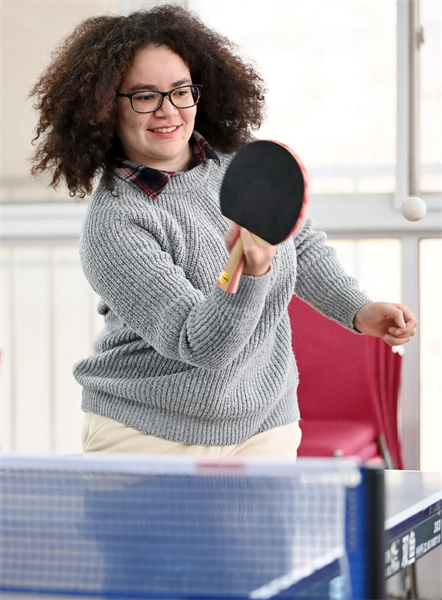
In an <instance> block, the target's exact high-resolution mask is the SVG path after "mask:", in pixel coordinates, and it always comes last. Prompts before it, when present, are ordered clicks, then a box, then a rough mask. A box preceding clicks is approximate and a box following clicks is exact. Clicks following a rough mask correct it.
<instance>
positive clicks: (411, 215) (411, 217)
mask: <svg viewBox="0 0 442 600" xmlns="http://www.w3.org/2000/svg"><path fill="white" fill-rule="evenodd" d="M426 212H427V205H426V204H425V202H424V201H423V200H422V198H418V197H417V196H410V197H409V198H407V199H406V200H405V202H404V203H403V204H402V214H403V215H404V217H405V218H406V219H407V221H420V220H421V219H422V217H424V216H425V214H426Z"/></svg>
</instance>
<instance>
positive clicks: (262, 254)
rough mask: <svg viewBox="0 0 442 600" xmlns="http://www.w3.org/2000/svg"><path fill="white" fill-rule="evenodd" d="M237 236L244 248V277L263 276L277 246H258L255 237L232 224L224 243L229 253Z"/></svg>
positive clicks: (268, 267)
mask: <svg viewBox="0 0 442 600" xmlns="http://www.w3.org/2000/svg"><path fill="white" fill-rule="evenodd" d="M238 234H239V235H240V236H241V241H242V244H243V248H244V259H245V260H244V268H243V271H242V272H243V274H244V275H251V276H252V277H259V276H260V275H265V274H266V273H267V272H268V270H269V269H270V264H271V262H272V259H273V257H274V256H275V252H276V249H277V246H271V245H269V244H263V245H261V244H259V243H258V242H257V241H256V239H255V237H254V236H253V235H252V234H251V233H250V231H248V230H247V229H244V228H243V227H239V225H237V224H236V223H232V224H231V225H230V227H229V229H228V231H227V233H226V236H225V238H224V239H225V242H226V246H227V250H228V251H229V252H230V251H231V250H232V248H233V246H234V245H235V242H236V240H237V238H238Z"/></svg>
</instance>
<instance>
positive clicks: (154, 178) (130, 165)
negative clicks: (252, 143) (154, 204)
mask: <svg viewBox="0 0 442 600" xmlns="http://www.w3.org/2000/svg"><path fill="white" fill-rule="evenodd" d="M191 143H192V146H193V158H192V160H191V161H190V164H189V167H188V171H190V169H194V168H195V167H197V166H198V165H199V164H201V163H202V162H203V160H204V159H205V158H208V159H211V160H214V161H215V162H216V164H217V165H219V164H220V161H219V158H218V155H217V154H216V152H215V150H214V149H213V148H212V147H211V146H210V144H209V143H208V142H207V140H205V139H204V138H203V136H202V135H201V134H200V133H198V132H197V131H194V132H193V135H192V138H191ZM181 173H182V171H173V172H170V171H158V170H157V169H151V168H150V167H145V166H144V165H139V164H137V163H135V162H132V161H130V160H127V159H120V160H119V161H118V163H117V167H116V168H115V174H116V176H117V177H119V178H120V179H122V180H123V181H131V182H132V183H134V184H135V185H137V186H138V187H139V188H141V189H142V190H143V192H145V193H146V194H147V195H148V196H149V197H150V198H152V200H156V199H157V198H158V196H159V195H160V193H161V190H162V189H163V188H164V187H165V186H166V185H167V183H168V181H169V179H170V178H171V177H175V176H177V175H181Z"/></svg>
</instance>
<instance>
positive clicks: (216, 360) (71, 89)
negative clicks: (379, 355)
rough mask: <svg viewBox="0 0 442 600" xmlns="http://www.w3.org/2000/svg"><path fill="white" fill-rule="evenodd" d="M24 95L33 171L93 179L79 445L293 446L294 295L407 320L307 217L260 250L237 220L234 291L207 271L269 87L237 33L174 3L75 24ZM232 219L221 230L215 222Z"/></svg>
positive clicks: (396, 335)
mask: <svg viewBox="0 0 442 600" xmlns="http://www.w3.org/2000/svg"><path fill="white" fill-rule="evenodd" d="M32 93H33V94H34V95H36V96H37V109H38V110H39V111H40V120H39V126H38V129H37V138H36V139H38V138H39V137H40V136H43V137H42V140H41V141H40V143H39V146H38V147H37V151H36V154H35V157H34V161H35V162H34V168H33V172H34V174H37V173H38V172H40V171H44V170H47V169H49V170H51V171H52V173H53V180H52V184H53V185H54V186H55V185H57V184H58V183H59V182H60V181H61V180H64V181H65V182H66V184H67V186H68V188H69V190H70V193H71V194H72V195H74V194H79V195H80V196H84V195H85V194H89V193H91V191H92V187H93V183H94V178H95V177H96V176H97V175H98V174H101V181H100V182H99V184H98V187H97V188H96V190H95V192H94V196H93V199H92V201H91V204H90V206H89V210H88V215H87V218H86V221H85V224H84V230H83V235H82V240H81V259H82V265H83V268H84V271H85V274H86V276H87V278H88V280H89V281H90V283H91V285H92V286H93V288H94V289H95V291H96V292H97V293H98V294H99V295H100V297H101V301H100V304H99V307H98V310H99V312H100V314H102V315H103V316H104V321H105V326H104V329H103V331H102V333H101V335H100V336H99V338H98V340H97V341H96V344H95V350H96V354H95V355H94V356H92V357H89V358H86V359H84V360H82V361H80V362H79V363H78V364H77V365H76V367H75V370H74V375H75V377H76V379H77V381H78V382H79V383H80V384H81V385H82V386H83V390H84V391H83V410H84V411H85V412H86V420H85V427H84V432H83V434H84V435H83V442H84V450H85V452H99V451H105V452H137V453H149V454H161V453H171V454H184V455H192V456H198V457H206V458H231V457H232V456H240V457H244V456H266V457H279V458H291V459H293V458H295V457H296V451H297V447H298V445H299V442H300V439H301V432H300V429H299V424H298V421H299V418H300V415H299V410H298V406H297V401H296V388H297V383H298V374H297V369H296V364H295V360H294V357H293V355H292V350H291V340H290V323H289V318H288V314H287V306H288V303H289V302H290V299H291V297H292V295H293V293H295V292H296V294H297V295H298V296H300V297H301V298H303V299H304V300H306V301H307V302H309V303H310V304H311V305H313V306H314V307H315V308H317V309H318V310H320V311H321V312H322V313H323V314H325V315H327V316H328V317H330V318H333V319H335V320H336V321H338V322H339V323H340V324H341V325H343V326H344V327H347V328H349V329H352V330H354V331H358V332H361V333H367V334H370V335H374V336H378V337H382V338H383V339H384V340H385V341H386V342H387V343H389V344H391V345H398V344H403V343H405V342H407V341H408V340H409V339H410V337H411V336H412V335H414V331H415V327H416V320H415V317H414V316H413V314H412V313H411V312H410V311H409V310H408V309H407V308H406V307H405V306H402V305H397V304H389V303H371V302H370V301H369V299H368V298H367V297H366V296H365V295H364V294H363V293H362V292H361V291H360V290H359V289H358V287H357V284H356V282H355V281H354V280H353V279H351V278H349V277H347V276H346V275H345V273H344V272H343V271H342V269H341V267H340V266H339V264H338V263H337V260H336V257H335V254H334V252H333V250H332V249H330V248H329V247H327V246H326V244H325V236H324V235H323V234H322V233H317V232H315V231H313V229H312V224H311V222H310V221H309V220H306V222H305V223H304V224H303V226H302V228H301V229H300V230H299V232H298V233H297V234H296V235H295V237H294V238H293V239H291V240H289V241H286V242H284V243H283V244H281V245H280V246H279V247H278V249H276V248H275V247H265V248H263V247H260V246H258V245H256V244H255V242H254V240H253V238H252V236H251V235H250V234H249V232H247V231H245V230H241V231H240V235H241V237H242V240H243V244H244V255H245V267H244V275H243V277H242V278H241V281H240V284H239V287H238V290H237V292H236V294H235V295H232V294H228V293H225V292H224V291H222V290H221V289H220V288H218V287H217V286H216V284H215V282H216V280H217V277H218V274H219V272H220V270H221V269H222V266H223V265H224V264H225V262H226V260H227V258H228V251H229V250H230V248H231V247H232V240H233V239H234V238H235V236H236V235H237V234H238V229H237V227H236V226H232V227H231V228H230V229H228V230H227V225H226V223H225V221H224V219H223V217H222V215H221V214H220V210H219V189H220V185H221V181H222V178H223V174H224V173H225V170H226V167H227V165H228V164H229V161H230V160H231V158H232V156H233V154H234V152H235V151H236V150H237V149H238V148H239V147H240V146H241V145H242V144H244V143H245V142H247V141H248V140H250V138H251V132H252V131H253V130H256V129H257V128H259V126H260V124H261V122H262V119H263V110H264V96H263V94H264V90H263V87H262V81H261V79H260V77H259V76H258V75H257V73H256V72H255V71H254V69H253V68H252V67H251V66H250V65H248V64H246V63H245V62H243V61H242V60H241V59H240V58H239V57H238V56H237V55H236V54H235V50H234V47H233V46H232V44H231V43H230V42H229V41H228V40H227V39H225V38H224V37H222V36H220V35H219V34H217V33H215V32H214V31H212V30H210V29H208V28H207V27H206V26H205V25H203V24H202V23H201V22H200V21H199V20H198V19H197V18H196V17H195V16H194V15H192V14H191V13H189V12H187V11H185V10H183V9H180V8H178V7H176V6H162V7H158V8H155V9H153V10H151V11H148V12H137V13H134V14H131V15H129V16H118V17H114V16H112V17H110V16H106V17H98V18H92V19H88V20H87V21H85V22H84V23H82V24H81V25H80V26H79V27H78V28H77V29H76V30H75V31H74V32H73V34H72V35H71V36H70V38H68V39H67V40H66V42H65V43H64V45H63V46H62V47H61V48H60V49H59V51H58V54H57V55H56V57H55V58H54V60H53V62H52V64H51V65H50V66H49V67H48V69H47V71H46V72H45V73H44V74H43V76H42V77H41V78H40V80H39V81H38V82H37V84H36V86H35V87H34V89H33V91H32ZM226 230H227V231H226Z"/></svg>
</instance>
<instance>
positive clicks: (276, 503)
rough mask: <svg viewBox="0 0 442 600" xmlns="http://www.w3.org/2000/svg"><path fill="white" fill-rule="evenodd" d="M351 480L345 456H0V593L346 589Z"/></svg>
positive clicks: (331, 592)
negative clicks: (214, 459)
mask: <svg viewBox="0 0 442 600" xmlns="http://www.w3.org/2000/svg"><path fill="white" fill-rule="evenodd" d="M358 478H359V471H358V469H357V468H356V467H355V466H354V465H351V464H348V463H345V462H340V461H335V460H330V461H328V460H312V459H304V460H302V459H299V460H298V462H297V463H296V464H294V465H290V464H286V463H270V462H268V463H259V462H254V461H251V462H248V463H236V464H234V463H231V464H229V463H205V464H201V463H197V462H192V461H180V460H170V461H168V460H164V459H162V460H146V459H143V460H140V459H136V458H129V459H128V458H121V457H115V458H109V457H105V458H100V459H98V458H88V457H84V458H83V457H78V458H62V457H18V456H10V457H7V456H4V457H3V458H2V459H1V482H0V483H1V488H0V489H1V492H0V538H1V542H0V589H1V590H3V591H10V592H29V593H49V594H59V595H79V594H81V595H85V596H102V597H109V598H110V597H118V598H156V599H160V598H161V599H168V600H173V599H178V598H194V599H204V600H209V599H221V598H224V599H234V598H237V599H239V598H274V597H280V598H282V597H286V598H289V597H290V598H298V597H305V598H310V597H311V598H321V597H324V598H333V599H336V600H338V599H339V598H345V597H346V596H347V597H350V596H349V594H350V592H349V591H348V572H347V566H346V557H345V489H346V486H348V485H356V484H357V483H358V481H359V479H358ZM327 569H328V570H330V569H332V571H331V574H327V575H326V576H327V581H326V583H325V584H324V583H323V582H322V580H321V575H320V574H321V573H326V571H327ZM318 574H319V575H318ZM315 577H316V579H315ZM324 577H325V575H324ZM306 582H310V583H306ZM311 582H313V583H311ZM324 586H325V587H324ZM297 588H298V591H296V590H297ZM323 589H325V590H326V591H325V592H324V591H320V590H323ZM299 590H300V591H299ZM306 590H307V591H306ZM309 590H310V591H309ZM320 593H321V594H324V596H321V595H319V594H320ZM297 594H298V595H297ZM309 594H316V595H309ZM325 594H326V595H325Z"/></svg>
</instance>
